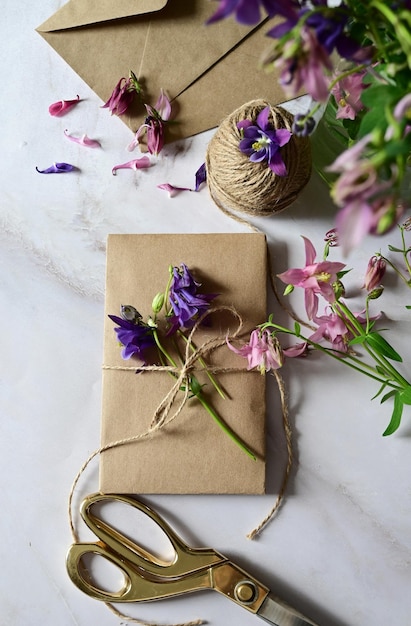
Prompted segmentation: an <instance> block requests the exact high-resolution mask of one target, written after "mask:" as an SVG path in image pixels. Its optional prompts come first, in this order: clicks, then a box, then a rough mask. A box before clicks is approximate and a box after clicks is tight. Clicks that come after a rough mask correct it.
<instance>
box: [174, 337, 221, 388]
mask: <svg viewBox="0 0 411 626" xmlns="http://www.w3.org/2000/svg"><path fill="white" fill-rule="evenodd" d="M178 334H179V335H180V337H182V338H183V339H184V341H185V342H186V343H189V341H188V338H187V337H186V336H185V334H184V333H182V332H181V330H179V331H178ZM190 349H191V351H192V352H195V351H196V350H197V348H196V346H195V344H194V343H193V342H192V341H190ZM198 360H199V362H200V363H201V365H202V366H203V368H204V371H205V373H206V374H207V376H208V379H209V380H210V382H211V384H212V385H213V387H214V389H215V390H216V391H217V393H218V395H219V396H221V397H222V399H223V400H225V399H226V397H225V395H224V392H223V390H222V389H221V387H220V385H219V384H218V382H217V380H216V378H215V377H214V376H213V374H212V373H211V372H209V371H208V369H207V363H206V362H205V361H204V359H203V358H202V357H199V359H198Z"/></svg>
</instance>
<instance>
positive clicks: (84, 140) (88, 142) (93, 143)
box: [64, 129, 101, 148]
mask: <svg viewBox="0 0 411 626" xmlns="http://www.w3.org/2000/svg"><path fill="white" fill-rule="evenodd" d="M64 134H65V136H66V137H67V139H70V141H73V142H74V143H78V144H80V145H81V146H86V147H87V148H101V143H100V142H99V141H97V139H90V138H89V137H87V135H82V136H81V137H73V135H70V134H69V132H68V130H67V129H66V130H65V131H64Z"/></svg>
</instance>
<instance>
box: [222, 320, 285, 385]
mask: <svg viewBox="0 0 411 626" xmlns="http://www.w3.org/2000/svg"><path fill="white" fill-rule="evenodd" d="M227 345H228V347H229V348H230V350H232V351H233V352H235V353H236V354H238V355H239V356H242V357H244V358H246V359H247V361H248V366H247V369H248V370H252V369H254V368H257V369H259V370H260V372H261V373H262V374H265V372H269V371H270V370H276V369H278V368H280V367H282V365H283V363H284V354H283V350H282V348H281V346H280V343H279V341H278V339H277V338H276V337H275V336H273V335H272V333H270V331H269V330H268V329H265V330H263V331H262V330H261V329H259V328H256V329H255V330H253V331H252V333H251V335H250V340H249V342H248V343H246V344H245V345H243V346H241V348H235V347H234V346H232V345H231V344H230V343H229V341H228V340H227Z"/></svg>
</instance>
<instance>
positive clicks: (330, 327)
mask: <svg viewBox="0 0 411 626" xmlns="http://www.w3.org/2000/svg"><path fill="white" fill-rule="evenodd" d="M328 310H329V313H328V314H325V315H320V316H318V317H317V316H314V319H313V321H314V322H315V323H316V324H318V328H317V330H316V331H315V332H314V333H313V334H312V335H311V336H310V337H309V339H310V341H314V342H318V341H321V339H325V340H326V341H328V342H329V343H330V344H331V346H332V348H333V349H334V350H338V351H339V352H348V351H349V346H348V343H349V341H350V340H351V339H352V338H353V335H352V333H351V332H350V331H349V329H348V328H347V325H346V321H344V319H343V318H342V317H341V315H337V313H334V312H333V311H332V310H331V308H329V307H328ZM356 317H357V315H356Z"/></svg>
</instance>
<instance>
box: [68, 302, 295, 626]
mask: <svg viewBox="0 0 411 626" xmlns="http://www.w3.org/2000/svg"><path fill="white" fill-rule="evenodd" d="M221 311H228V312H230V313H231V314H232V315H233V316H234V317H235V318H236V320H237V327H236V329H235V330H234V332H232V333H230V335H229V336H224V337H217V338H211V339H209V340H208V341H205V342H204V343H203V344H202V345H201V346H200V347H199V348H196V349H195V350H194V351H193V352H191V348H190V346H192V345H193V344H192V340H193V336H194V334H195V332H196V331H197V329H198V327H199V326H200V325H201V323H202V322H203V321H204V319H205V318H206V317H207V316H208V315H211V314H212V313H216V312H221ZM243 326H244V322H243V320H242V318H241V316H240V315H239V313H238V312H237V311H236V309H234V308H233V307H230V306H224V305H222V306H219V307H214V308H211V309H209V310H208V311H207V312H206V313H205V314H204V315H203V316H201V318H199V320H198V321H197V322H196V324H195V325H194V327H193V328H192V330H191V332H190V334H189V336H188V341H187V342H186V349H185V359H184V362H183V364H182V366H181V368H175V367H170V366H155V365H153V366H151V365H145V366H139V367H138V368H136V367H126V366H110V365H103V368H104V369H112V370H122V371H133V372H135V371H136V369H138V370H142V371H151V372H155V371H157V372H171V373H173V374H175V375H176V381H175V383H174V384H173V386H172V388H171V389H170V391H169V392H168V393H167V394H166V396H165V397H164V398H163V400H162V401H161V402H160V404H159V406H158V407H157V409H156V410H155V412H154V415H153V418H152V420H151V424H150V427H149V428H148V429H147V430H146V431H144V432H142V433H138V434H136V435H133V436H131V437H126V438H124V439H119V440H117V441H113V442H110V443H108V444H106V445H104V446H101V447H100V448H98V449H97V450H95V451H94V452H92V453H91V454H90V456H89V457H88V458H87V459H86V461H85V462H84V463H83V465H82V466H81V468H80V469H79V471H78V473H77V475H76V477H75V478H74V481H73V483H72V486H71V489H70V493H69V498H68V517H69V523H70V529H71V534H72V537H73V540H74V542H78V541H79V535H78V532H77V530H76V528H75V523H74V515H73V498H74V493H75V491H76V488H77V484H78V482H79V480H80V478H81V476H82V474H83V473H84V471H85V470H86V468H87V467H88V465H89V464H90V463H91V461H92V460H93V459H94V458H95V457H96V456H98V455H100V454H101V453H102V452H105V451H106V450H111V449H113V448H117V447H119V446H123V445H126V444H131V443H134V442H138V441H139V440H141V439H144V438H146V437H149V436H152V435H153V433H154V432H155V431H157V430H159V429H161V428H163V427H164V426H165V425H166V424H170V423H171V422H172V421H173V420H175V419H176V418H177V417H178V416H179V415H180V413H181V411H182V409H183V407H184V405H185V403H186V401H187V399H188V394H189V385H188V384H187V382H188V376H189V373H190V371H192V370H193V369H194V368H195V364H196V362H197V360H198V359H200V358H203V357H204V356H206V355H207V354H208V353H209V352H210V351H212V350H215V349H217V348H218V347H221V346H223V345H225V344H226V340H227V338H228V339H229V340H230V341H231V340H233V339H236V338H238V337H239V335H240V334H241V331H242V330H243ZM207 370H208V371H209V372H211V373H221V372H244V371H245V370H244V368H234V367H229V368H226V367H208V366H207ZM250 373H252V372H250ZM274 376H275V378H276V381H277V385H278V388H279V391H280V399H281V406H282V416H283V427H284V432H285V437H286V443H287V454H288V461H287V466H286V470H285V473H284V477H283V480H282V485H281V488H280V490H279V493H278V495H277V498H276V501H275V503H274V506H273V507H272V509H271V511H270V512H269V513H268V514H267V515H266V517H265V518H264V519H263V520H262V521H261V522H260V523H259V524H258V526H257V527H256V528H254V529H253V530H252V531H251V532H250V533H248V534H247V538H248V539H254V538H255V537H256V536H257V535H259V534H260V533H261V531H262V530H263V528H264V527H265V526H266V525H267V524H268V523H269V521H270V520H271V519H272V517H273V516H274V515H275V513H276V512H277V510H278V509H279V507H280V504H281V502H282V500H283V497H284V493H285V490H286V487H287V482H288V477H289V474H290V470H291V466H292V431H291V426H290V422H289V415H288V407H287V399H286V394H285V388H284V383H283V380H282V378H281V376H280V375H279V374H278V372H276V371H275V372H274ZM184 383H186V384H185V385H184V389H185V391H184V394H183V398H182V400H181V402H180V403H179V405H178V406H177V408H176V410H175V411H174V413H172V412H171V408H172V406H173V404H174V402H175V399H176V396H177V393H178V391H180V389H181V386H182V385H183V384H184ZM105 604H106V606H107V608H108V609H109V610H110V611H111V612H112V613H114V614H115V615H116V616H117V617H120V618H122V619H125V620H127V621H128V622H132V623H135V624H140V625H141V626H166V625H164V624H159V623H157V622H147V621H144V620H141V619H139V618H136V617H131V616H129V615H127V614H125V613H122V612H121V611H119V610H118V609H117V608H116V607H115V606H113V605H112V604H111V603H109V602H105ZM204 623H205V622H204V620H201V619H197V620H194V621H189V622H184V623H181V624H173V625H172V626H199V625H200V624H204Z"/></svg>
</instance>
